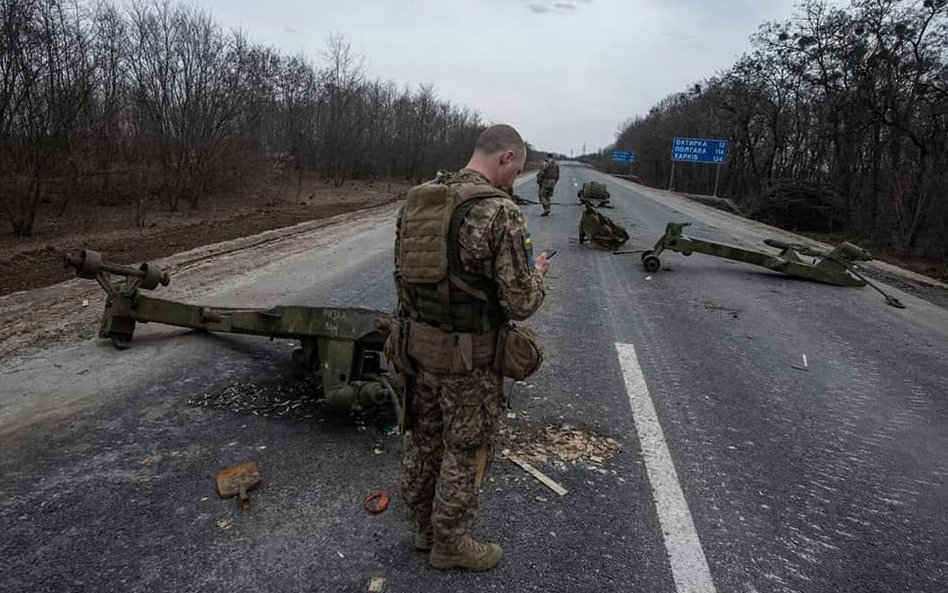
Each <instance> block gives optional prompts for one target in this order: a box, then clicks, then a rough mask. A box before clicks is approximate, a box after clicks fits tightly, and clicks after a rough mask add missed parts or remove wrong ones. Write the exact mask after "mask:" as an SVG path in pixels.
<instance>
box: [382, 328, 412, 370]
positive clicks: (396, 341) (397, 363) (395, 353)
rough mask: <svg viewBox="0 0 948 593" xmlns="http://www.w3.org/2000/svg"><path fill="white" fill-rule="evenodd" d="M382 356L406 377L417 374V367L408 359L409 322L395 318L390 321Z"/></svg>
mask: <svg viewBox="0 0 948 593" xmlns="http://www.w3.org/2000/svg"><path fill="white" fill-rule="evenodd" d="M382 354H384V355H385V358H387V359H388V361H389V362H391V363H392V365H393V366H394V367H395V370H396V371H398V372H399V373H404V374H406V375H414V374H415V365H414V364H412V361H411V359H410V358H409V357H408V320H407V319H404V318H401V317H393V318H391V320H390V321H389V332H388V337H387V338H386V339H385V346H384V347H383V348H382Z"/></svg>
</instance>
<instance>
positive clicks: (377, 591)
mask: <svg viewBox="0 0 948 593" xmlns="http://www.w3.org/2000/svg"><path fill="white" fill-rule="evenodd" d="M385 583H386V580H385V579H384V578H382V577H372V578H371V579H369V593H381V591H383V590H384V589H385Z"/></svg>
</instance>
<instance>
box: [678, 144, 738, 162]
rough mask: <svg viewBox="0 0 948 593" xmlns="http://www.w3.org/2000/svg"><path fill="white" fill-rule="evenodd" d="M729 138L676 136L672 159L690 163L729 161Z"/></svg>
mask: <svg viewBox="0 0 948 593" xmlns="http://www.w3.org/2000/svg"><path fill="white" fill-rule="evenodd" d="M727 146H728V141H727V140H712V139H710V138H675V140H674V141H673V142H672V160H673V161H686V162H689V163H718V164H721V163H725V162H727Z"/></svg>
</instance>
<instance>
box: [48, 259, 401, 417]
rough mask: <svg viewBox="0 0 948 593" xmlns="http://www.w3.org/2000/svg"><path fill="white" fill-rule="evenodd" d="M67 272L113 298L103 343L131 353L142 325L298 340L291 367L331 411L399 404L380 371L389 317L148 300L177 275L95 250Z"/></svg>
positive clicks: (299, 308)
mask: <svg viewBox="0 0 948 593" xmlns="http://www.w3.org/2000/svg"><path fill="white" fill-rule="evenodd" d="M65 265H66V267H71V268H75V269H76V272H77V275H78V276H79V277H80V278H88V279H94V280H96V281H97V282H98V283H99V285H100V286H102V288H103V290H105V292H106V293H107V294H108V298H107V299H106V302H105V310H104V312H103V314H102V321H101V324H100V327H99V337H101V338H103V339H110V340H112V343H113V344H114V345H115V347H116V348H119V349H124V348H128V347H130V346H131V341H132V336H133V335H134V332H135V326H136V324H137V323H148V322H156V323H163V324H166V325H173V326H178V327H188V328H192V329H196V330H204V331H213V332H229V333H238V334H250V335H258V336H267V337H270V338H271V339H272V338H287V339H292V340H299V342H300V347H299V348H297V349H296V350H295V351H294V352H293V360H294V361H296V362H297V363H299V364H301V365H303V366H305V367H306V368H307V369H309V370H310V372H311V373H312V375H313V377H314V378H315V379H316V383H317V385H318V386H319V387H320V389H321V392H322V396H323V397H324V398H325V404H324V405H325V408H326V409H327V410H329V411H332V412H348V411H351V410H365V409H369V408H374V407H377V406H382V405H388V404H389V403H391V404H392V405H394V406H395V408H396V410H397V409H398V398H397V397H396V395H395V390H394V389H393V388H392V386H391V385H390V383H389V382H388V378H387V376H386V375H385V373H384V368H383V366H382V360H383V356H382V347H383V345H384V344H385V338H386V337H387V336H388V327H389V326H388V314H387V313H384V312H381V311H373V310H370V309H360V308H353V307H304V306H277V307H271V308H269V309H257V308H234V307H206V306H201V305H192V304H187V303H180V302H176V301H170V300H165V299H158V298H155V297H151V296H147V295H145V294H142V290H153V289H155V288H157V287H158V286H159V285H164V286H167V285H168V284H169V283H170V281H171V276H170V274H169V273H168V272H167V271H164V270H162V269H161V268H159V267H158V266H156V265H154V264H147V263H146V264H142V265H141V266H139V267H138V268H134V267H130V266H120V265H115V264H110V263H107V262H104V261H103V260H102V256H101V255H100V254H99V253H97V252H95V251H92V250H88V249H87V250H84V251H82V252H81V253H80V254H79V255H78V256H71V255H67V256H66V258H65Z"/></svg>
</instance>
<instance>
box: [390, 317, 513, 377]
mask: <svg viewBox="0 0 948 593" xmlns="http://www.w3.org/2000/svg"><path fill="white" fill-rule="evenodd" d="M496 352H497V329H492V330H489V331H486V332H482V333H468V332H446V331H442V330H441V329H439V328H437V327H435V326H433V325H429V324H427V323H423V322H420V321H415V320H410V321H409V323H408V356H410V357H411V358H412V359H414V361H415V362H416V363H418V366H419V367H421V368H422V369H423V370H425V371H428V372H429V373H437V374H466V373H470V372H471V371H472V370H474V369H480V368H488V367H493V366H494V358H495V354H496Z"/></svg>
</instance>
